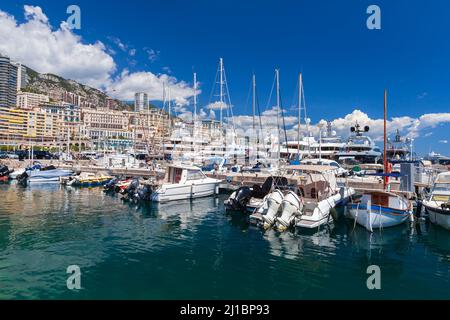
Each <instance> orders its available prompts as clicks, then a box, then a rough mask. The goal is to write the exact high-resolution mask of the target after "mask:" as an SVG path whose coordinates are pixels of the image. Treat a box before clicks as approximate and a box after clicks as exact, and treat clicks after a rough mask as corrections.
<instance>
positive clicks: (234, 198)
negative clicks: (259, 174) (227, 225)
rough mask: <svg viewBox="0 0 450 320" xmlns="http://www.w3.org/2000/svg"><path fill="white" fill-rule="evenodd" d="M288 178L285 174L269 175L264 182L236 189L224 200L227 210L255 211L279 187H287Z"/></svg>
mask: <svg viewBox="0 0 450 320" xmlns="http://www.w3.org/2000/svg"><path fill="white" fill-rule="evenodd" d="M288 184H289V182H288V179H286V177H283V176H269V177H267V178H266V180H265V181H264V183H263V184H261V185H258V184H254V185H253V186H252V187H247V186H243V187H240V188H239V189H238V190H236V191H234V192H233V193H232V194H231V195H230V196H229V197H228V199H226V200H225V201H224V206H225V208H226V209H227V210H233V211H249V212H254V211H255V209H257V208H259V207H260V206H261V205H262V204H263V203H264V202H265V197H266V196H267V195H268V194H269V193H270V192H272V191H274V190H277V189H282V190H284V189H286V188H287V187H288Z"/></svg>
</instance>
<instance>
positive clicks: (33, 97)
mask: <svg viewBox="0 0 450 320" xmlns="http://www.w3.org/2000/svg"><path fill="white" fill-rule="evenodd" d="M49 101H50V99H49V97H48V96H47V95H45V94H39V93H32V92H18V93H17V106H18V107H19V108H20V109H28V110H30V109H33V108H37V107H39V105H41V104H45V103H48V102H49Z"/></svg>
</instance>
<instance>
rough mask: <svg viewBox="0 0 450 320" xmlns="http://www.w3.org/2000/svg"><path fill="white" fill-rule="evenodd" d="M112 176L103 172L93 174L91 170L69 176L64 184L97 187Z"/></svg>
mask: <svg viewBox="0 0 450 320" xmlns="http://www.w3.org/2000/svg"><path fill="white" fill-rule="evenodd" d="M112 178H113V177H111V176H109V175H103V174H95V173H91V172H82V173H81V174H79V175H76V176H69V177H68V181H67V182H66V185H68V186H73V187H89V188H91V187H98V186H103V185H105V184H106V183H108V182H109V181H111V180H112Z"/></svg>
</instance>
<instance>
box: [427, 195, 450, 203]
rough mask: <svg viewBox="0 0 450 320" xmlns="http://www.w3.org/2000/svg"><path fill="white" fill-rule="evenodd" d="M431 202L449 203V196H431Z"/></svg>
mask: <svg viewBox="0 0 450 320" xmlns="http://www.w3.org/2000/svg"><path fill="white" fill-rule="evenodd" d="M431 201H437V202H450V196H433V197H432V198H431Z"/></svg>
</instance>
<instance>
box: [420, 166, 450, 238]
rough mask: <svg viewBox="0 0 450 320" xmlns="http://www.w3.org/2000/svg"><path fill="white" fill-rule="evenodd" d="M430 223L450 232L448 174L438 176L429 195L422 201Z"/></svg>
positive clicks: (449, 176) (449, 180) (449, 184)
mask: <svg viewBox="0 0 450 320" xmlns="http://www.w3.org/2000/svg"><path fill="white" fill-rule="evenodd" d="M422 205H423V208H424V210H425V213H427V214H428V217H429V218H430V221H431V223H434V224H436V225H439V226H441V227H443V228H445V229H447V230H450V172H443V173H440V174H438V176H437V177H436V180H435V182H434V185H433V188H432V190H431V193H430V195H429V196H428V197H427V198H426V199H425V200H423V201H422Z"/></svg>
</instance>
